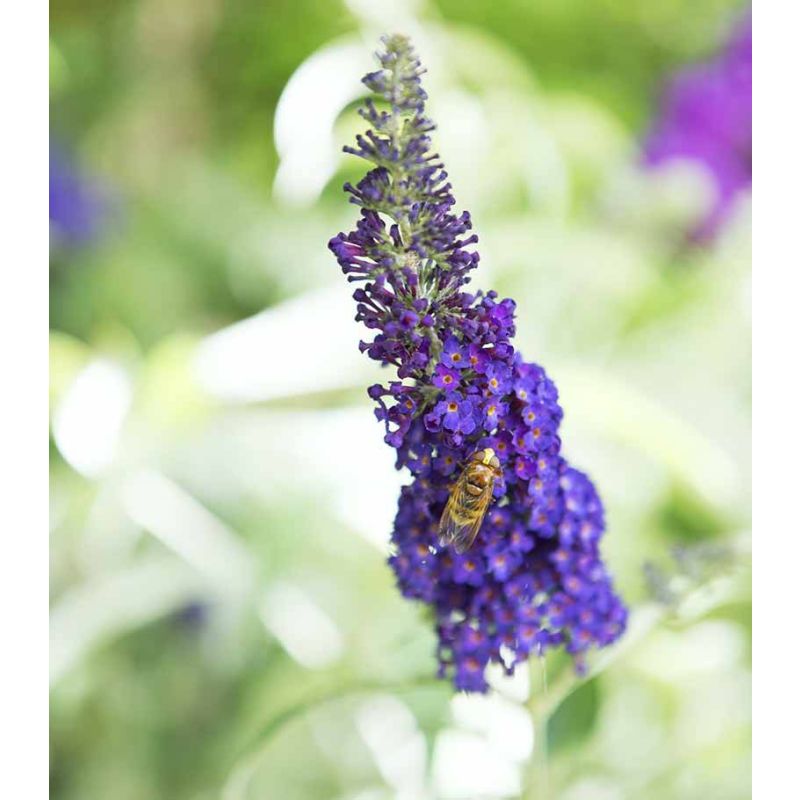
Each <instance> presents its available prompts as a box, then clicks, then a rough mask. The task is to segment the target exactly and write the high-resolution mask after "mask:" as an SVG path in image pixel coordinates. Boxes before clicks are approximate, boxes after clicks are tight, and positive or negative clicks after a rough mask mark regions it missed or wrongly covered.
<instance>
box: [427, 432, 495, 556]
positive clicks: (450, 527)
mask: <svg viewBox="0 0 800 800" xmlns="http://www.w3.org/2000/svg"><path fill="white" fill-rule="evenodd" d="M502 476H503V472H502V470H501V469H500V461H499V460H498V458H497V456H496V455H495V454H494V450H492V448H491V447H487V448H486V449H485V450H478V451H477V452H476V453H473V455H472V457H471V458H470V460H469V462H468V463H467V466H466V467H464V470H463V471H462V473H461V475H459V477H458V480H457V481H456V482H455V484H453V488H452V490H451V492H450V497H449V498H448V499H447V504H446V505H445V507H444V511H443V512H442V518H441V519H440V520H439V544H440V545H442V546H444V545H450V544H451V545H453V547H455V550H456V552H457V553H465V552H466V551H467V550H469V548H470V547H471V546H472V543H473V542H474V541H475V537H476V536H477V535H478V531H479V530H480V528H481V523H482V522H483V518H484V516H485V515H486V509H488V508H489V503H490V502H491V501H492V492H493V490H494V482H495V481H496V480H498V479H499V478H501V477H502Z"/></svg>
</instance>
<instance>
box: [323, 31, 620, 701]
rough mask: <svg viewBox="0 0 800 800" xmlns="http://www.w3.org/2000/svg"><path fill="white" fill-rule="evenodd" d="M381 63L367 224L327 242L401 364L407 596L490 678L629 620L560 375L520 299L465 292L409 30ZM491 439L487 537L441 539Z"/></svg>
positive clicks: (390, 43)
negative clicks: (571, 453)
mask: <svg viewBox="0 0 800 800" xmlns="http://www.w3.org/2000/svg"><path fill="white" fill-rule="evenodd" d="M384 45H385V47H384V50H383V51H382V52H381V53H379V54H378V58H379V59H380V62H381V67H382V69H381V70H380V71H378V72H375V73H371V74H369V75H367V76H366V77H365V78H364V83H365V84H366V86H367V87H368V88H369V89H371V90H372V91H373V92H374V93H375V94H377V95H378V96H379V98H380V99H381V100H382V101H383V103H382V107H380V108H379V107H378V106H376V104H375V103H374V102H373V101H372V100H367V101H366V104H365V106H364V108H363V109H362V110H361V114H362V116H363V117H364V118H366V119H367V121H368V122H369V123H370V125H371V126H372V130H370V131H369V132H368V133H367V134H366V135H365V136H360V137H358V139H357V144H358V147H357V148H346V150H347V151H348V152H351V153H354V154H355V155H358V156H361V157H362V158H365V159H367V160H368V161H370V162H371V163H372V164H373V165H374V166H373V168H372V170H371V171H370V172H369V173H368V174H367V175H366V177H365V178H364V179H363V180H362V181H361V182H360V183H359V184H358V185H357V186H351V185H349V184H347V185H345V190H346V191H347V192H349V193H350V194H351V195H352V201H353V202H354V203H356V204H357V205H359V206H360V207H361V217H360V219H359V221H358V224H357V227H356V229H355V230H354V231H352V232H350V233H347V234H345V233H340V234H339V235H338V236H336V237H334V238H333V239H332V240H331V241H330V243H329V247H330V249H331V250H332V251H333V253H334V254H335V255H336V258H337V260H338V262H339V264H340V266H341V267H342V270H343V271H344V273H345V274H346V275H347V277H348V280H350V281H359V282H363V285H362V286H360V287H359V288H357V289H356V291H355V293H354V298H355V300H356V302H357V316H356V318H357V319H358V320H360V321H361V322H363V323H364V324H365V325H366V326H367V328H370V329H371V330H373V331H375V332H376V335H375V336H374V338H373V339H372V341H369V342H362V343H361V349H362V351H366V352H367V353H368V354H369V356H370V357H372V358H374V359H376V360H377V361H380V362H381V363H383V364H385V365H393V366H394V367H395V368H396V369H397V375H398V377H399V379H400V380H397V381H391V382H389V383H388V385H386V386H381V385H375V386H372V387H370V389H369V394H370V396H371V397H372V398H373V399H374V400H375V401H376V402H377V409H376V415H377V417H378V419H379V420H381V421H383V422H384V423H385V426H386V436H385V440H386V442H387V443H388V444H390V445H391V446H392V447H394V448H395V449H396V450H397V467H398V469H399V468H403V467H406V468H408V469H409V470H410V472H411V474H412V476H413V482H412V483H411V484H410V485H408V486H405V487H404V488H403V489H402V493H401V496H400V501H399V510H398V513H397V517H396V519H395V525H394V532H393V535H392V542H393V546H394V553H393V555H392V556H391V557H390V559H389V562H390V564H391V566H392V568H393V569H394V572H395V574H396V576H397V580H398V584H399V587H400V590H401V591H402V593H403V595H404V596H406V597H408V598H413V599H416V600H420V601H423V602H425V603H427V604H429V605H430V607H431V608H432V609H433V611H434V613H435V617H436V629H437V633H438V639H439V647H438V658H439V664H440V669H439V672H440V675H441V676H443V677H444V676H451V677H452V679H453V681H454V683H455V686H456V687H457V688H459V689H463V690H467V691H478V692H483V691H486V690H487V688H488V685H487V682H486V678H485V675H484V673H485V668H486V665H487V664H488V663H489V662H490V661H494V662H496V663H499V664H501V665H503V666H504V667H505V669H506V670H507V671H508V672H509V673H510V672H513V671H514V667H515V665H516V664H518V663H520V662H523V661H525V660H526V659H527V658H528V656H529V655H530V654H532V653H533V654H541V653H543V652H544V651H545V650H546V649H547V648H550V647H553V646H557V645H563V646H565V647H566V649H567V651H568V652H570V653H571V654H572V655H573V657H574V658H575V661H576V665H577V667H578V669H582V668H583V665H584V654H585V653H586V651H587V650H588V649H589V648H590V647H591V646H600V647H602V646H604V645H607V644H610V643H611V642H613V641H614V640H615V639H617V638H618V637H619V636H620V634H621V633H622V631H623V630H624V628H625V623H626V617H627V612H626V609H625V606H624V605H623V604H622V602H621V601H620V599H619V598H618V597H617V595H616V594H615V593H614V590H613V587H612V584H611V580H610V578H609V576H608V573H607V571H606V569H605V566H604V565H603V562H602V559H601V556H600V553H599V549H598V544H599V540H600V537H601V535H602V533H603V529H604V520H603V507H602V504H601V502H600V499H599V498H598V496H597V493H596V491H595V489H594V486H593V485H592V483H591V481H590V480H589V478H587V477H586V475H584V474H583V473H581V472H579V471H577V470H575V469H573V468H572V467H570V466H569V465H568V464H567V462H566V461H565V460H564V458H563V457H562V456H561V453H560V451H561V440H560V438H559V435H558V428H559V423H560V422H561V418H562V416H563V413H562V410H561V407H560V406H559V404H558V392H557V390H556V387H555V385H554V384H553V382H552V381H551V380H550V379H549V378H548V377H547V375H546V374H545V372H544V370H543V369H542V368H541V367H539V366H538V365H536V364H532V363H528V362H525V361H523V360H522V358H521V357H520V355H519V353H517V352H515V350H514V347H513V346H512V344H511V340H512V337H513V336H514V310H515V304H514V302H513V300H508V299H506V300H499V299H498V297H497V294H496V293H495V292H488V293H486V294H482V293H477V294H475V295H472V294H468V293H466V292H464V291H462V288H463V286H464V285H465V284H466V283H468V281H469V276H468V274H467V273H468V272H469V271H470V270H471V269H473V268H474V267H476V266H477V264H478V254H477V253H476V252H474V251H472V250H470V249H469V247H470V245H472V244H473V243H474V242H475V241H477V237H475V236H474V235H470V234H469V231H470V228H471V222H470V217H469V215H468V214H467V213H466V212H464V213H462V214H461V215H456V214H455V213H454V211H453V206H454V204H455V201H454V199H453V196H452V194H451V191H450V184H449V183H448V182H447V174H446V172H445V171H444V169H443V165H442V164H441V163H440V161H439V160H438V156H437V155H435V154H433V153H432V152H431V142H430V138H429V133H430V131H431V130H432V129H433V127H434V126H433V124H432V123H431V122H430V120H428V119H427V118H426V117H425V116H424V101H425V99H426V95H425V93H424V91H423V89H422V87H421V85H420V75H421V74H422V69H421V67H420V64H419V61H418V60H417V58H416V56H415V54H414V51H413V50H412V48H411V46H410V44H409V42H408V40H407V39H406V38H405V37H402V36H392V37H387V38H386V39H384ZM485 447H491V448H492V449H493V450H494V451H495V453H496V454H497V456H498V458H499V459H500V462H501V464H502V468H503V479H502V480H500V481H498V482H497V484H496V485H495V498H496V503H495V505H494V506H493V507H492V508H490V510H489V512H488V514H487V515H486V518H485V520H484V522H483V525H482V526H481V529H480V532H479V534H478V537H477V539H476V541H475V543H474V544H473V545H472V547H471V548H470V549H469V550H468V551H467V552H466V553H464V554H457V553H456V552H455V551H454V550H452V549H451V548H448V547H441V546H439V544H438V536H437V529H438V522H439V517H440V515H441V513H442V509H443V507H444V504H445V502H446V501H447V498H448V495H449V491H450V485H451V483H452V482H453V481H454V480H455V478H456V476H457V475H458V470H460V469H461V468H463V466H464V464H465V463H466V461H467V460H468V458H469V457H470V456H471V455H472V453H474V452H475V450H477V449H479V448H485Z"/></svg>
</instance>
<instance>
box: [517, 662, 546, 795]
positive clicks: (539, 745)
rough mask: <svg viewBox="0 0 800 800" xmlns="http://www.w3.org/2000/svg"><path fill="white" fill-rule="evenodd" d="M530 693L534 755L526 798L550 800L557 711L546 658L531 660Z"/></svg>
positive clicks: (528, 771) (526, 783)
mask: <svg viewBox="0 0 800 800" xmlns="http://www.w3.org/2000/svg"><path fill="white" fill-rule="evenodd" d="M530 677H531V696H530V699H529V700H528V704H527V706H528V710H529V711H530V714H531V721H532V723H533V754H532V756H531V760H530V764H529V765H528V770H527V775H526V779H525V792H524V794H523V797H525V798H527V800H550V762H549V758H548V752H547V726H548V723H549V721H550V715H551V714H552V712H553V710H554V706H553V705H552V702H551V699H550V693H549V690H548V686H547V661H546V660H545V658H544V657H540V658H538V659H531V660H530Z"/></svg>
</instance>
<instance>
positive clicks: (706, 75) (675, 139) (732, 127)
mask: <svg viewBox="0 0 800 800" xmlns="http://www.w3.org/2000/svg"><path fill="white" fill-rule="evenodd" d="M752 50H753V48H752V21H751V18H750V12H749V11H748V13H747V15H746V16H745V17H744V19H742V21H741V22H740V23H739V25H738V27H737V28H736V30H735V31H734V33H733V36H732V37H731V39H730V41H729V43H728V45H727V47H726V48H725V49H724V50H723V51H722V52H721V53H720V54H719V56H717V58H716V59H715V60H713V61H711V62H708V63H705V64H699V65H695V66H691V67H688V68H686V69H684V70H682V71H681V72H679V73H678V74H676V75H675V76H673V78H672V79H671V81H670V82H669V83H668V85H667V87H666V90H665V92H664V96H663V98H662V103H661V112H660V115H659V117H658V119H657V120H656V123H655V125H654V126H653V128H652V130H651V132H650V134H649V135H648V137H647V140H646V142H645V145H644V158H645V163H646V164H647V165H649V166H657V165H660V164H663V163H665V162H668V161H672V160H674V159H681V158H683V159H689V160H692V161H696V162H699V163H701V164H703V165H704V166H705V168H706V169H707V171H708V173H709V175H710V176H711V178H712V180H713V182H714V187H715V189H716V199H715V201H714V205H713V206H712V208H711V210H710V211H709V213H708V215H707V217H706V218H705V219H704V220H703V221H702V222H701V223H700V225H699V227H698V228H697V229H696V230H695V231H693V234H692V236H693V238H694V239H695V240H697V241H707V240H709V239H711V238H713V237H714V235H715V234H716V233H717V231H718V230H719V228H720V227H721V226H722V225H723V224H724V223H725V221H726V220H727V218H728V217H729V215H730V213H731V211H732V210H733V207H734V205H735V202H736V200H737V198H738V197H739V195H740V194H741V193H742V192H743V191H746V190H748V189H749V188H750V184H751V181H752V147H753V124H752V123H753V67H752V60H753V59H752Z"/></svg>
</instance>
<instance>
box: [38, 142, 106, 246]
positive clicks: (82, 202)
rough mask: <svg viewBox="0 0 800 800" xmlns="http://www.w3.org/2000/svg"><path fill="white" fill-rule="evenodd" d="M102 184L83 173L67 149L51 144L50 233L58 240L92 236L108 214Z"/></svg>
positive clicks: (82, 240)
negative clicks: (99, 185)
mask: <svg viewBox="0 0 800 800" xmlns="http://www.w3.org/2000/svg"><path fill="white" fill-rule="evenodd" d="M106 210H107V209H106V199H105V198H104V196H103V193H102V192H101V190H100V188H99V187H98V186H97V185H95V184H94V183H93V182H92V181H91V180H90V179H89V178H88V177H87V176H86V175H83V174H82V173H81V172H80V171H79V169H78V168H77V167H76V165H75V164H74V162H73V161H72V160H71V159H70V158H69V157H68V156H67V154H66V152H65V151H64V150H63V149H62V148H61V147H59V146H57V145H51V147H50V235H51V239H52V240H53V241H55V242H56V243H57V244H68V245H79V244H86V243H87V242H90V241H91V240H93V239H94V238H95V237H96V236H97V235H98V233H99V231H100V229H101V227H102V223H103V220H104V217H105V215H106Z"/></svg>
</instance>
